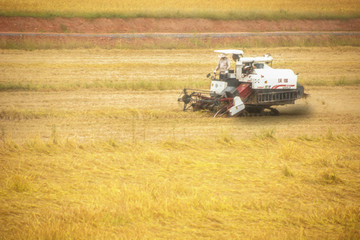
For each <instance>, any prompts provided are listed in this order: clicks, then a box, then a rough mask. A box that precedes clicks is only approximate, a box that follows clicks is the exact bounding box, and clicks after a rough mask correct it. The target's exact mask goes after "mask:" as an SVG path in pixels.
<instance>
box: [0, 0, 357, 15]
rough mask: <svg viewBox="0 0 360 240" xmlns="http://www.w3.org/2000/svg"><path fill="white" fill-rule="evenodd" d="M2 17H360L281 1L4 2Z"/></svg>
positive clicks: (321, 5) (332, 6)
mask: <svg viewBox="0 0 360 240" xmlns="http://www.w3.org/2000/svg"><path fill="white" fill-rule="evenodd" d="M0 9H1V14H2V15H7V16H36V17H53V16H65V17H79V16H80V17H89V18H94V17H122V18H129V17H193V18H211V19H259V18H262V19H299V18H310V19H314V18H352V17H359V10H360V8H359V4H358V1H356V0H350V1H345V2H344V1H342V2H339V1H335V0H319V1H310V0H303V1H300V0H295V1H287V0H277V1H272V2H269V1H265V0H259V1H256V2H254V1H244V0H241V1H236V0H228V1H205V0H200V1H186V2H184V1H175V0H165V1H164V0H162V1H160V0H154V1H146V0H137V1H130V0H123V1H121V2H119V1H106V2H104V1H100V0H92V1H70V0H63V1H54V0H52V1H44V0H28V1H26V3H24V2H23V1H21V0H13V1H6V0H1V1H0Z"/></svg>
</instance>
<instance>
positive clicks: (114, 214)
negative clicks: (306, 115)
mask: <svg viewBox="0 0 360 240" xmlns="http://www.w3.org/2000/svg"><path fill="white" fill-rule="evenodd" d="M359 149H360V138H359V137H358V136H342V135H335V134H332V133H331V132H329V133H328V134H326V135H321V136H313V137H301V136H300V137H297V138H278V137H276V135H274V133H272V132H271V131H264V132H259V133H258V134H257V136H255V137H253V138H252V139H249V140H240V139H238V138H237V137H236V136H234V135H231V134H230V131H224V132H222V133H220V134H219V135H218V137H217V138H216V139H212V140H209V139H206V140H205V139H197V140H191V139H183V140H176V141H174V140H166V141H165V140H164V141H159V142H156V143H149V142H142V143H135V144H133V143H126V142H119V141H116V140H114V139H109V140H108V141H96V140H95V141H93V142H87V143H84V142H76V141H71V140H68V139H60V138H57V137H56V134H54V135H53V136H52V139H50V140H49V141H42V140H40V139H29V140H27V141H25V142H22V143H21V142H18V143H15V142H13V141H12V140H11V139H9V138H5V139H2V140H1V142H0V163H1V171H0V222H1V224H0V232H1V237H0V238H2V239H169V238H171V239H224V238H226V239H238V238H239V239H358V238H359V237H360V231H359V229H360V195H359V191H358V190H359V185H360V164H359V163H360V150H359Z"/></svg>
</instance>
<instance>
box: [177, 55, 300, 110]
mask: <svg viewBox="0 0 360 240" xmlns="http://www.w3.org/2000/svg"><path fill="white" fill-rule="evenodd" d="M215 52H217V53H221V54H232V58H233V60H234V61H235V69H234V70H231V69H230V70H229V71H227V72H225V73H224V74H219V75H216V72H215V71H214V74H213V75H212V74H210V73H209V74H208V75H207V77H208V78H210V79H211V87H210V91H204V90H197V89H187V88H185V89H184V90H183V92H181V94H180V96H179V98H178V101H179V102H183V103H184V108H183V110H184V111H186V110H188V109H191V108H192V109H193V111H197V110H205V109H206V110H210V111H212V112H214V113H215V115H214V117H221V116H230V117H234V116H252V115H255V116H261V115H279V111H278V110H276V109H275V108H272V106H275V105H285V104H294V103H295V100H297V99H300V98H302V97H305V96H306V94H304V87H303V86H301V85H300V84H299V83H297V75H296V74H294V72H293V71H292V70H290V69H273V68H272V67H271V66H272V61H273V58H272V57H271V56H270V55H269V54H266V55H265V56H263V57H243V51H241V50H215ZM269 65H270V66H269Z"/></svg>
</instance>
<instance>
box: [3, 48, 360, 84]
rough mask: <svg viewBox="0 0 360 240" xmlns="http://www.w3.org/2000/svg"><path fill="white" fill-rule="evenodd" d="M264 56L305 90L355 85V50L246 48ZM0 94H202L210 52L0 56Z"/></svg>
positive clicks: (7, 53) (14, 52)
mask: <svg viewBox="0 0 360 240" xmlns="http://www.w3.org/2000/svg"><path fill="white" fill-rule="evenodd" d="M267 52H270V53H271V54H272V56H273V57H274V67H276V68H290V69H293V70H294V72H295V73H300V75H299V82H300V83H302V84H305V85H309V86H314V85H329V86H334V85H356V84H358V83H359V77H358V76H359V74H360V70H359V68H358V62H359V60H360V58H359V48H358V47H333V48H324V47H321V48H315V47H311V48H297V47H289V48H271V49H268V48H249V49H245V54H246V56H255V55H256V56H258V55H259V56H261V55H263V54H264V53H267ZM0 54H1V59H0V90H2V91H6V90H30V91H39V90H40V91H41V90H46V91H61V90H68V91H70V90H75V89H115V90H172V89H182V88H184V87H192V88H208V85H209V80H208V79H206V77H205V75H206V74H207V73H208V72H211V71H212V70H213V69H214V68H215V66H216V64H217V55H216V54H214V53H213V51H212V50H209V49H204V50H199V49H197V50H149V49H147V50H102V49H89V50H38V51H31V52H29V51H21V50H0Z"/></svg>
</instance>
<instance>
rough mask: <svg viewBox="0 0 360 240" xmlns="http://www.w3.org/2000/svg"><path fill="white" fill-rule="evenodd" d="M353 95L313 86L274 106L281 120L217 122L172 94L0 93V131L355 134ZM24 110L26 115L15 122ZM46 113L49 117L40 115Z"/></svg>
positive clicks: (103, 135) (128, 135)
mask: <svg viewBox="0 0 360 240" xmlns="http://www.w3.org/2000/svg"><path fill="white" fill-rule="evenodd" d="M359 91H360V87H358V86H357V87H316V88H314V87H313V88H310V89H307V92H308V93H310V94H311V96H312V97H311V98H309V99H307V100H300V101H298V102H297V103H296V104H295V105H287V106H285V107H279V108H278V109H279V110H280V112H281V116H278V117H247V118H245V117H242V118H221V119H214V118H212V115H211V114H209V113H193V112H186V113H183V112H182V111H181V106H180V105H179V104H178V103H177V101H176V99H177V96H178V92H177V91H165V92H164V91H161V92H156V91H153V92H130V93H129V92H113V91H101V92H95V91H86V90H81V91H76V92H35V93H33V92H31V93H30V92H5V93H2V94H1V98H0V108H1V109H3V110H5V112H3V114H2V115H3V116H2V119H1V120H0V126H1V127H2V128H3V129H4V131H5V133H6V134H7V135H8V136H12V138H13V139H14V140H17V141H21V140H24V139H26V138H29V137H30V138H31V137H36V136H40V137H41V138H45V139H46V138H48V137H50V135H51V133H52V129H53V128H54V126H55V127H56V130H57V134H59V135H60V136H62V137H66V138H75V139H82V140H85V141H89V140H91V139H109V138H114V139H119V140H131V139H133V138H135V139H137V140H161V139H167V138H183V137H191V138H198V137H204V138H212V137H216V136H217V135H218V134H219V131H221V130H222V129H228V130H229V131H230V132H231V133H232V134H234V135H236V136H238V137H242V138H251V137H253V136H254V135H256V134H259V133H261V132H264V131H271V130H274V131H275V134H276V136H285V137H296V136H304V135H307V136H313V135H318V134H327V133H328V131H329V129H330V130H331V131H332V132H333V133H339V134H345V135H349V134H359V133H360V130H359V129H360V128H359V126H360V108H359V106H360V97H359V95H358V93H359ZM9 102H10V103H11V106H9ZM129 109H130V111H132V112H136V116H135V117H132V115H129V114H128V115H126V116H124V113H128V112H127V111H129ZM24 110H25V111H28V115H26V116H24V117H21V114H24ZM7 111H10V112H11V111H15V113H14V114H13V117H14V118H15V119H6V117H7V116H6V114H7ZM46 112H48V113H51V114H50V115H41V113H46ZM153 112H154V113H155V115H154V116H151V114H153ZM169 113H171V114H169ZM17 115H18V117H16V116H17Z"/></svg>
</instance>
